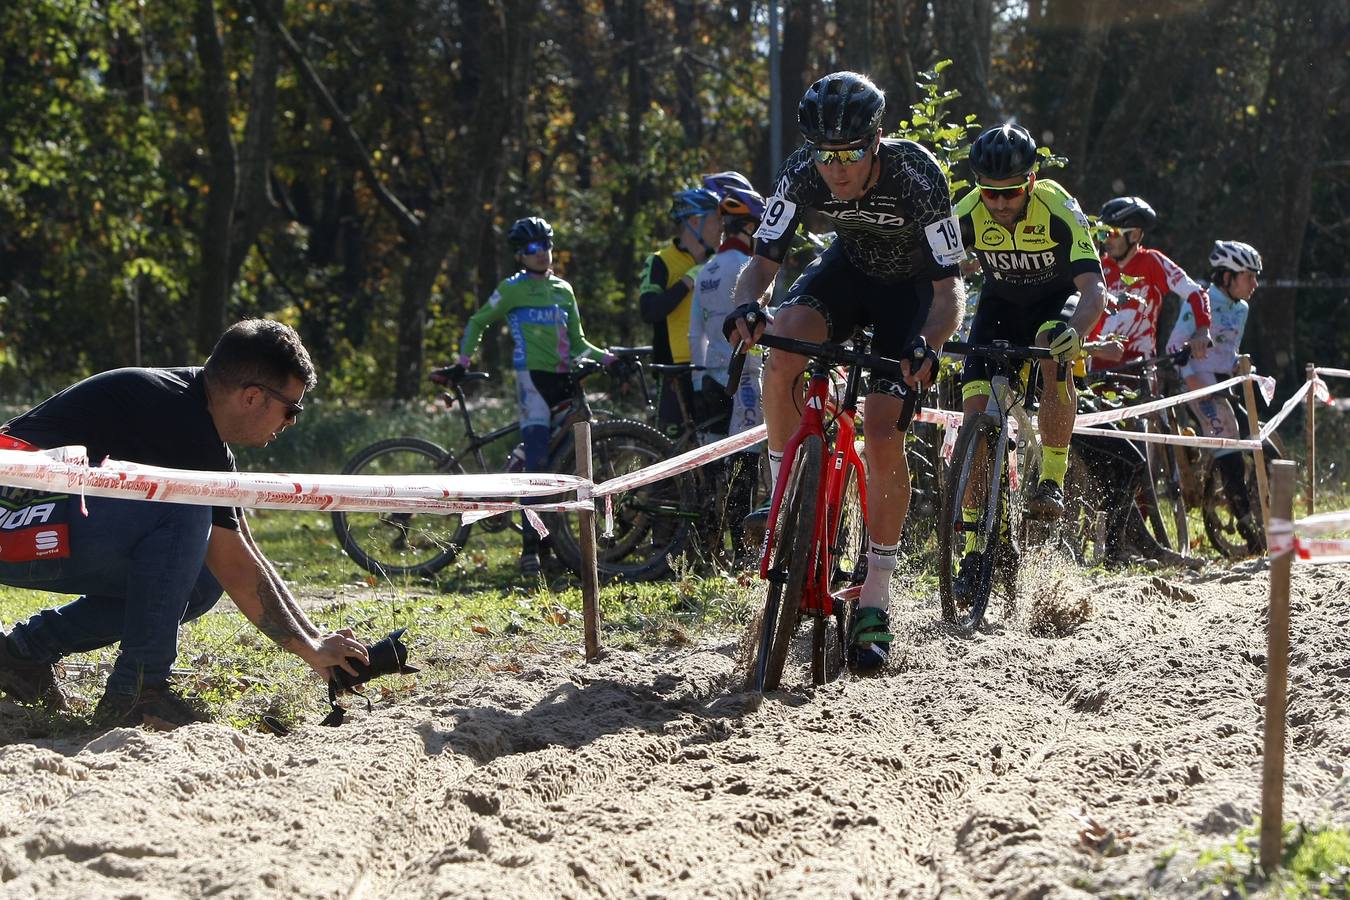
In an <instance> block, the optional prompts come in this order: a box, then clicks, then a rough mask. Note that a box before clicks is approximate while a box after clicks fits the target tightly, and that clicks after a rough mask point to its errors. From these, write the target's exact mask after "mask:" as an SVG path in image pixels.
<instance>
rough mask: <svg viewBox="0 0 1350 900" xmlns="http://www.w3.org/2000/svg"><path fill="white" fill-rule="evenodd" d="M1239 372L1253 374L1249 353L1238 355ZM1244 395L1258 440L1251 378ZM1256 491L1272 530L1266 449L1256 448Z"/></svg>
mask: <svg viewBox="0 0 1350 900" xmlns="http://www.w3.org/2000/svg"><path fill="white" fill-rule="evenodd" d="M1238 374H1239V375H1250V374H1252V358H1251V357H1250V356H1248V355H1247V354H1245V353H1244V354H1242V355H1241V356H1239V357H1238ZM1242 396H1243V399H1244V400H1245V401H1246V403H1247V427H1248V435H1247V436H1248V437H1249V438H1251V439H1252V440H1256V439H1257V438H1258V437H1259V436H1260V434H1261V423H1260V421H1259V420H1258V419H1257V418H1256V392H1255V391H1253V390H1252V383H1251V380H1250V379H1248V380H1247V381H1244V382H1242ZM1256 492H1257V493H1258V494H1260V495H1261V521H1262V522H1264V523H1265V526H1266V530H1267V531H1269V530H1270V485H1269V484H1267V483H1266V451H1265V450H1264V449H1262V448H1261V447H1257V448H1256ZM1266 546H1267V547H1269V546H1270V537H1269V535H1267V536H1266Z"/></svg>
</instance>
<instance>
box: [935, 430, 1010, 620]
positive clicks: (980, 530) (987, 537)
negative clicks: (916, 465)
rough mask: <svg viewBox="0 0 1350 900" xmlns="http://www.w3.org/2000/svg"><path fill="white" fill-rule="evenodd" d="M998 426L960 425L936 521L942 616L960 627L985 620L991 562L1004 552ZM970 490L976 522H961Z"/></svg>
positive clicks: (991, 587) (991, 581)
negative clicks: (976, 499)
mask: <svg viewBox="0 0 1350 900" xmlns="http://www.w3.org/2000/svg"><path fill="white" fill-rule="evenodd" d="M999 428H1000V424H999V420H998V419H997V418H995V417H993V416H989V415H979V416H970V417H967V418H966V420H965V422H964V423H963V424H962V425H961V431H960V433H959V434H958V435H957V436H956V447H955V449H954V450H953V452H952V469H951V477H950V478H949V479H948V481H947V487H948V490H947V494H946V497H945V498H944V502H943V511H942V519H941V521H940V522H939V523H938V593H939V595H940V597H941V600H942V617H943V618H944V619H946V620H947V621H948V622H951V623H953V624H954V625H956V626H957V627H959V628H960V629H961V630H963V631H972V630H974V629H975V628H977V627H979V624H980V622H981V621H982V620H983V619H984V613H985V610H986V609H987V608H988V606H989V597H990V595H991V594H992V593H993V590H994V568H995V563H996V562H998V561H999V554H1000V553H1002V552H1003V548H1002V543H1003V541H1002V540H1001V539H1000V533H999V532H1000V527H1001V519H1002V512H1003V509H1002V507H1003V504H1004V503H1005V502H1006V501H1007V497H1006V490H1007V479H1006V476H1005V474H1004V473H1005V472H1006V471H1007V469H1006V467H1005V466H1004V465H1003V462H1002V460H999V459H996V455H997V453H996V451H997V449H998V434H999ZM968 492H970V493H972V496H974V497H976V498H978V500H979V505H978V519H977V520H976V521H975V522H967V521H966V520H965V515H964V498H965V497H966V494H967V493H968ZM967 547H969V548H970V552H969V553H967V552H966V548H967ZM958 572H960V574H961V576H962V577H961V578H960V579H958V578H957V574H958ZM958 582H959V583H958Z"/></svg>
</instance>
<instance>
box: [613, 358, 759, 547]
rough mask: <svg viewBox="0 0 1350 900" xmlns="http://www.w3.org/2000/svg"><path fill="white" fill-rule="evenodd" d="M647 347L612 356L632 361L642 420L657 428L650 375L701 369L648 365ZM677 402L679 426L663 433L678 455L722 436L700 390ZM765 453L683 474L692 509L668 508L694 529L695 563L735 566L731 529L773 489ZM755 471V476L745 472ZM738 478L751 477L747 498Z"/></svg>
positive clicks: (722, 428)
mask: <svg viewBox="0 0 1350 900" xmlns="http://www.w3.org/2000/svg"><path fill="white" fill-rule="evenodd" d="M650 351H651V348H650V347H616V348H611V352H612V353H614V354H615V355H616V356H618V357H620V358H621V359H629V360H631V361H632V363H633V367H634V371H635V373H636V381H637V383H638V391H639V397H640V398H641V399H643V400H644V401H645V406H646V410H647V417H646V421H647V424H648V425H652V426H653V427H655V425H656V419H657V410H656V404H655V401H654V397H653V393H654V392H653V390H652V383H651V382H650V381H649V380H648V379H647V376H646V373H647V372H648V371H650V372H653V373H655V374H656V375H657V376H658V378H671V377H679V376H682V375H691V376H692V375H698V374H701V373H702V372H703V371H705V370H704V369H702V368H700V367H698V366H694V365H692V364H691V363H648V362H644V361H643V360H642V357H643V356H645V355H646V354H648V353H650ZM675 396H676V398H677V400H678V401H679V411H680V422H679V424H678V427H677V428H674V429H671V430H668V431H666V432H665V436H666V437H667V438H668V439H669V440H670V442H671V445H672V447H673V448H674V452H675V453H676V454H680V453H684V452H685V451H686V450H692V449H694V448H695V447H698V446H701V445H702V444H705V443H707V442H708V441H709V440H710V438H711V437H713V436H720V432H725V430H726V424H725V421H724V419H725V416H724V415H721V414H718V413H712V414H708V413H705V412H704V410H703V408H702V407H701V406H700V404H699V403H698V398H699V396H700V392H699V391H698V390H695V391H694V393H693V395H692V397H687V396H686V395H685V393H684V392H683V391H677V392H676V393H675ZM766 452H767V451H765V450H764V448H763V446H762V445H761V448H760V450H759V456H760V458H759V459H758V460H755V459H754V458H752V457H751V455H750V454H749V453H734V454H732V455H731V456H729V457H726V458H724V459H721V460H715V461H714V462H712V463H709V464H707V465H703V466H699V467H698V468H696V469H693V470H691V471H690V472H688V473H686V477H688V478H691V479H692V480H693V482H694V486H695V496H696V498H697V502H696V503H695V505H694V507H693V508H691V509H685V510H670V511H669V514H670V515H683V516H685V517H686V518H688V519H689V520H690V521H691V522H692V523H693V524H694V527H695V532H694V539H693V540H691V542H690V549H691V550H693V551H694V555H695V556H696V557H697V559H698V560H699V561H702V562H706V563H709V564H712V565H714V566H720V567H722V568H726V567H729V566H734V565H736V564H737V552H736V551H737V549H738V548H737V539H736V535H735V533H734V532H735V530H736V529H738V528H739V527H740V523H741V519H742V518H744V516H745V514H746V513H748V512H749V511H750V510H752V509H754V508H755V505H756V503H757V498H759V497H763V496H767V494H768V492H769V489H770V488H771V486H770V485H769V484H768V472H769V466H768V462H767V460H766V459H765V458H763V457H764V456H765V455H766ZM749 467H753V468H754V471H753V472H747V471H746V469H747V468H749ZM742 479H751V483H750V484H749V485H748V496H746V495H745V494H744V493H742V494H741V495H739V496H738V495H737V493H736V492H737V491H745V489H746V488H747V485H745V484H744V483H743V482H742Z"/></svg>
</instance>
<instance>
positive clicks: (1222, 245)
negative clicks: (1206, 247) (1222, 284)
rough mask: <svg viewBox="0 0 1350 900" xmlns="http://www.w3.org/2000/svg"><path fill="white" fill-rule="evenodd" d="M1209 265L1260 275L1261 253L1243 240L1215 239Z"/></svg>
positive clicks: (1210, 252)
mask: <svg viewBox="0 0 1350 900" xmlns="http://www.w3.org/2000/svg"><path fill="white" fill-rule="evenodd" d="M1209 267H1210V268H1211V269H1215V270H1218V269H1224V270H1226V271H1228V272H1251V273H1252V274H1254V275H1260V274H1261V254H1260V253H1257V252H1256V248H1255V247H1253V246H1252V245H1251V244H1244V243H1242V241H1215V242H1214V249H1213V250H1211V251H1209Z"/></svg>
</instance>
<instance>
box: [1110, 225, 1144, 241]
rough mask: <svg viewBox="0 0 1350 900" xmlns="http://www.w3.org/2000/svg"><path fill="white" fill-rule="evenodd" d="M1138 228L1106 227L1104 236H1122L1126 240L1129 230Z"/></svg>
mask: <svg viewBox="0 0 1350 900" xmlns="http://www.w3.org/2000/svg"><path fill="white" fill-rule="evenodd" d="M1138 230H1139V229H1138V228H1108V229H1106V236H1107V237H1123V238H1125V240H1127V241H1128V240H1129V239H1130V235H1129V232H1131V231H1138Z"/></svg>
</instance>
